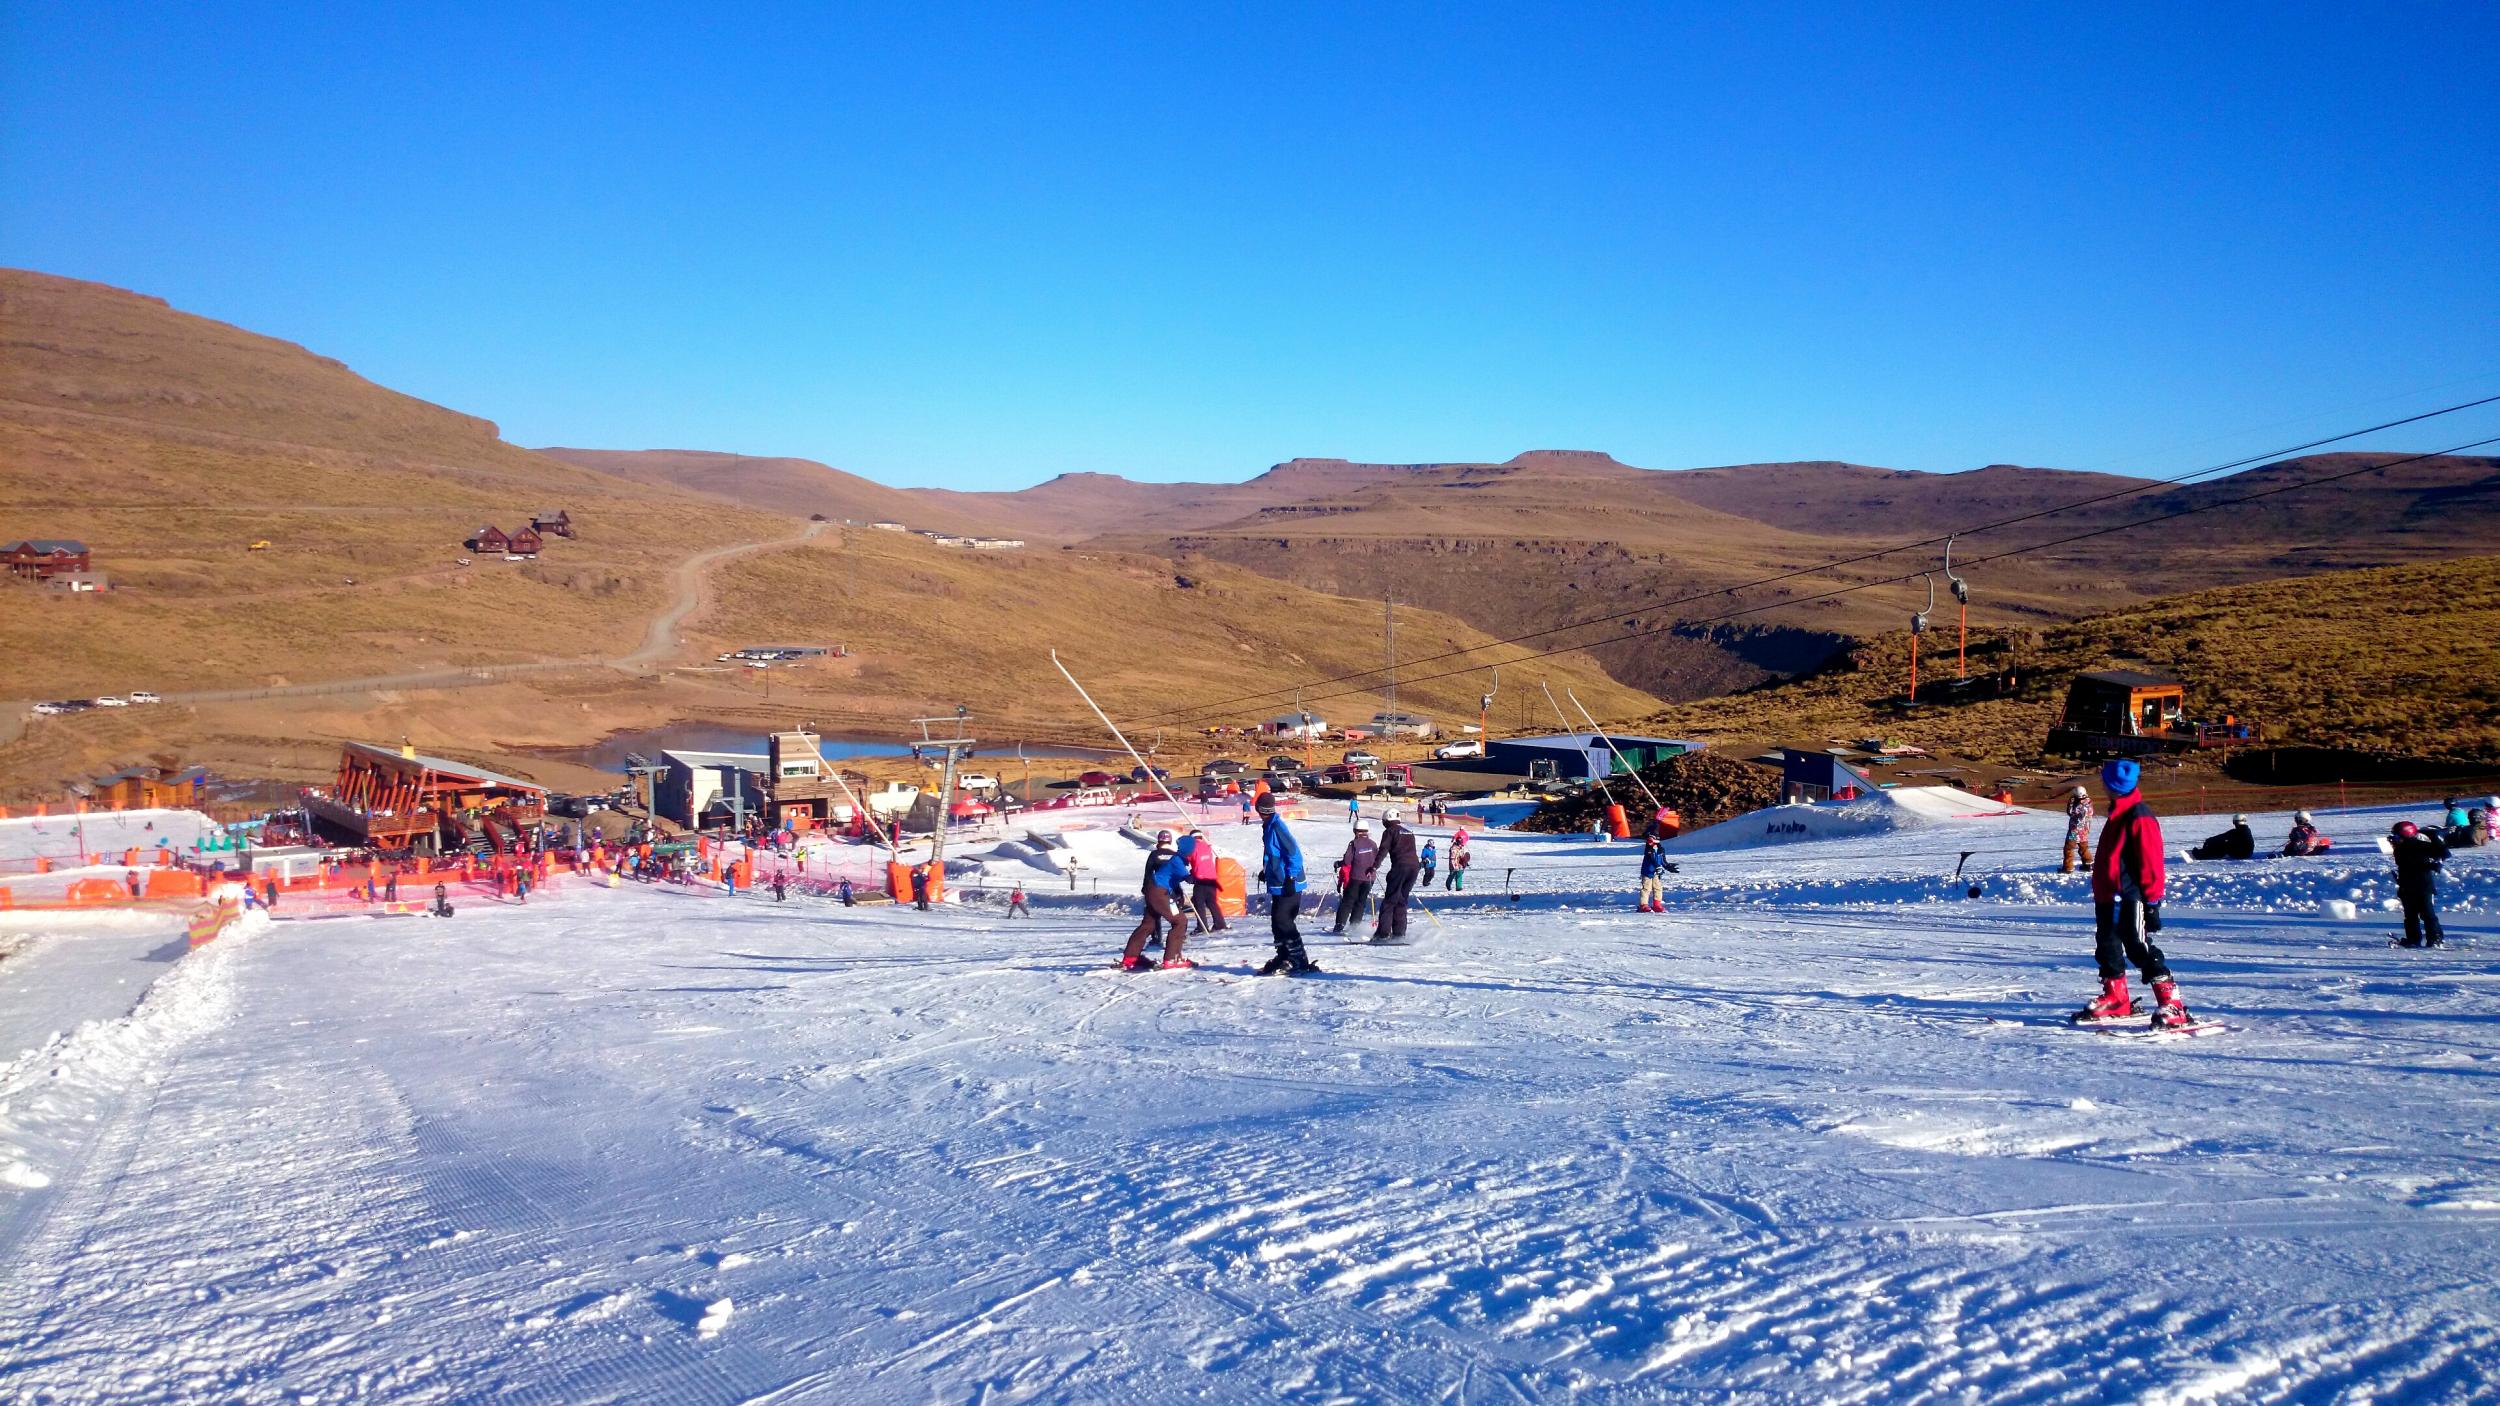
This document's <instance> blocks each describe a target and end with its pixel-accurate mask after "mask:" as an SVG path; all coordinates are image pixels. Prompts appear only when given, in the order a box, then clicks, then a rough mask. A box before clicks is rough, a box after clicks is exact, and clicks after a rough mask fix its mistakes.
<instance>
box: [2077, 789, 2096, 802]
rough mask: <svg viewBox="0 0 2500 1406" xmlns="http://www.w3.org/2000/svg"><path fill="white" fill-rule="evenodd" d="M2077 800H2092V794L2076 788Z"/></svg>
mask: <svg viewBox="0 0 2500 1406" xmlns="http://www.w3.org/2000/svg"><path fill="white" fill-rule="evenodd" d="M2075 798H2076V799H2078V800H2085V801H2088V800H2090V799H2092V793H2091V792H2089V791H2087V790H2085V789H2083V788H2082V787H2080V786H2078V787H2076V788H2075Z"/></svg>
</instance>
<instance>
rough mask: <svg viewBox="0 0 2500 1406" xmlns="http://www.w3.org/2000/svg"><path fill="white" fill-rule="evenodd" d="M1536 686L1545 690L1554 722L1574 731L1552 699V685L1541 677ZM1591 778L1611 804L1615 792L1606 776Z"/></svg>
mask: <svg viewBox="0 0 2500 1406" xmlns="http://www.w3.org/2000/svg"><path fill="white" fill-rule="evenodd" d="M1536 686H1537V687H1538V688H1541V689H1543V690H1545V702H1546V704H1547V705H1548V706H1550V707H1551V708H1553V710H1554V721H1556V722H1558V723H1561V724H1562V725H1563V731H1565V732H1571V731H1574V730H1575V729H1573V727H1572V726H1571V719H1569V718H1566V717H1564V716H1563V710H1562V705H1561V704H1560V703H1556V702H1555V701H1554V689H1553V686H1552V685H1551V684H1548V683H1547V682H1546V681H1545V680H1543V679H1538V680H1537V681H1536ZM1592 779H1593V780H1595V781H1596V782H1597V794H1599V795H1601V796H1604V797H1605V798H1606V804H1608V805H1613V804H1614V803H1615V793H1614V792H1613V791H1612V790H1610V789H1609V788H1608V787H1607V785H1606V778H1605V777H1602V776H1600V777H1595V778H1592Z"/></svg>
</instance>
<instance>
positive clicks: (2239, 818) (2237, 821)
mask: <svg viewBox="0 0 2500 1406" xmlns="http://www.w3.org/2000/svg"><path fill="white" fill-rule="evenodd" d="M2231 823H2232V824H2234V825H2246V824H2247V823H2248V817H2247V816H2245V815H2235V816H2232V817H2231Z"/></svg>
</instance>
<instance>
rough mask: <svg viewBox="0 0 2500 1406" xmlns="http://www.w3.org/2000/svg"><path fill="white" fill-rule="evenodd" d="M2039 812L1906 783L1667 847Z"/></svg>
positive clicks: (1733, 823) (1771, 812)
mask: <svg viewBox="0 0 2500 1406" xmlns="http://www.w3.org/2000/svg"><path fill="white" fill-rule="evenodd" d="M2041 815H2042V812H2038V811H2028V810H2023V809H2021V808H2019V807H2016V806H2009V805H2003V804H2000V803H1998V802H1996V801H1991V800H1986V799H1984V798H1982V797H1979V796H1974V795H1972V794H1970V793H1969V792H1967V791H1961V790H1956V789H1955V788H1953V787H1951V786H1904V787H1899V788H1896V789H1893V790H1889V791H1878V792H1876V793H1874V794H1873V795H1869V796H1861V797H1859V798H1858V799H1856V800H1853V801H1815V802H1798V803H1795V804H1791V805H1778V806H1772V807H1770V808H1768V809H1766V810H1757V811H1754V812H1752V813H1750V814H1746V815H1740V816H1737V817H1736V818H1735V819H1733V820H1723V821H1720V822H1719V823H1718V824H1716V825H1711V826H1707V827H1704V828H1702V829H1699V830H1695V831H1692V832H1691V833H1689V834H1684V835H1679V836H1677V837H1676V838H1675V839H1672V840H1669V841H1668V842H1667V845H1666V847H1667V848H1668V849H1669V850H1672V851H1675V852H1677V853H1683V854H1697V853H1707V852H1710V851H1714V850H1731V849H1755V848H1758V847H1760V846H1763V845H1786V844H1795V843H1797V842H1799V841H1801V840H1832V839H1844V838H1850V837H1855V836H1868V835H1883V834H1889V833H1891V832H1893V831H1895V830H1905V829H1914V828H1918V827H1921V826H1927V825H1953V824H1960V823H1963V822H1967V821H1979V820H2013V819H2021V818H2025V817H2038V816H2041Z"/></svg>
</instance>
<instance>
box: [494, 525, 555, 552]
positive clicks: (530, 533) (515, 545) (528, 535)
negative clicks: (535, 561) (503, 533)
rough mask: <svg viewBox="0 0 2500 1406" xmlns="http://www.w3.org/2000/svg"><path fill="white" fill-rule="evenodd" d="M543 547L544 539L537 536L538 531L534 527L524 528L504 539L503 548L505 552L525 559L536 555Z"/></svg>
mask: <svg viewBox="0 0 2500 1406" xmlns="http://www.w3.org/2000/svg"><path fill="white" fill-rule="evenodd" d="M545 545H546V541H545V539H543V538H541V537H540V536H539V535H538V529H537V528H535V527H524V528H522V529H521V530H520V531H518V532H515V533H513V534H512V535H511V536H510V537H507V538H505V539H504V546H505V548H506V549H507V550H509V551H512V552H515V553H518V554H519V555H521V556H525V557H534V556H536V555H538V549H539V548H540V547H543V546H545Z"/></svg>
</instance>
